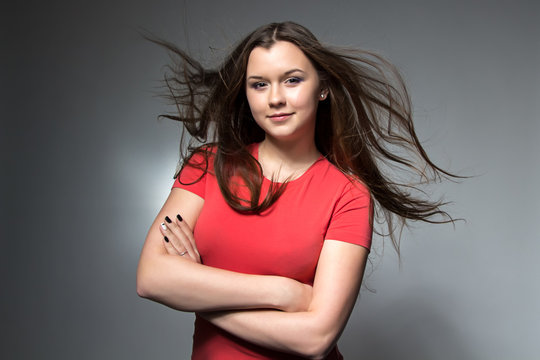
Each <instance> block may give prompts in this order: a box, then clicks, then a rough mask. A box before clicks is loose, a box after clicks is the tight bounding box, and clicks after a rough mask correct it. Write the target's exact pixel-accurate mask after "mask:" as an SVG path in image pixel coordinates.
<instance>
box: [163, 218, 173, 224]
mask: <svg viewBox="0 0 540 360" xmlns="http://www.w3.org/2000/svg"><path fill="white" fill-rule="evenodd" d="M165 221H167V222H168V223H169V224H170V223H172V220H171V218H170V217H168V216H165Z"/></svg>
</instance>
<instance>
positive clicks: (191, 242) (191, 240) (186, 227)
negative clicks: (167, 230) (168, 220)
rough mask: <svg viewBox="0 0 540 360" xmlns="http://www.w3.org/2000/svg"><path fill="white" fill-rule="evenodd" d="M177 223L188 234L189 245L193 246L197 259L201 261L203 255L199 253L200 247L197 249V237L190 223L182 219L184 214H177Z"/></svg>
mask: <svg viewBox="0 0 540 360" xmlns="http://www.w3.org/2000/svg"><path fill="white" fill-rule="evenodd" d="M176 224H177V225H178V227H179V228H180V229H182V231H183V232H184V234H185V235H186V237H187V240H188V241H189V246H190V247H191V249H193V254H194V256H195V260H196V261H197V262H199V263H200V262H201V255H200V253H199V249H197V243H196V242H195V237H194V236H193V230H192V229H191V227H190V226H189V224H188V223H187V222H185V221H184V220H183V219H182V216H181V215H180V214H176Z"/></svg>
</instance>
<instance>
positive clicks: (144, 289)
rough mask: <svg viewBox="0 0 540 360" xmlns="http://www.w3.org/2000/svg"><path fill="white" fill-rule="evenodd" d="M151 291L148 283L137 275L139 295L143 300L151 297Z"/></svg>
mask: <svg viewBox="0 0 540 360" xmlns="http://www.w3.org/2000/svg"><path fill="white" fill-rule="evenodd" d="M149 294H150V291H149V289H148V285H147V284H146V282H145V281H144V280H143V279H141V276H139V275H137V295H139V296H140V297H142V298H145V299H148V298H149V297H150V295H149Z"/></svg>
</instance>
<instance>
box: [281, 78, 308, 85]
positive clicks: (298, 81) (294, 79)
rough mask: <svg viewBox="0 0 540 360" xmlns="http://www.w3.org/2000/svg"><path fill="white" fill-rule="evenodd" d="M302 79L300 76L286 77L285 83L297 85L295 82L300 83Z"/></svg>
mask: <svg viewBox="0 0 540 360" xmlns="http://www.w3.org/2000/svg"><path fill="white" fill-rule="evenodd" d="M303 80H304V79H302V78H301V77H298V76H292V77H290V78H287V80H285V84H289V85H297V84H299V83H301V82H302V81H303Z"/></svg>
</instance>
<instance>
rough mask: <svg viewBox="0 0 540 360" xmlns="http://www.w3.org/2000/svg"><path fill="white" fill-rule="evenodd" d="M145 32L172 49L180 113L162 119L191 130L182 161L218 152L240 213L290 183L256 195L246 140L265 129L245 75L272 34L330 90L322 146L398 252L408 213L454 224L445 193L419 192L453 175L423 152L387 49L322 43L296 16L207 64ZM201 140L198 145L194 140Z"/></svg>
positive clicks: (322, 107)
mask: <svg viewBox="0 0 540 360" xmlns="http://www.w3.org/2000/svg"><path fill="white" fill-rule="evenodd" d="M149 39H150V40H151V41H153V42H156V43H158V44H160V45H162V46H164V47H165V48H167V49H168V50H169V51H170V53H171V54H172V55H174V56H173V59H175V61H174V63H173V64H172V65H171V66H169V70H170V72H168V73H167V74H166V75H165V84H166V86H167V88H168V95H167V96H168V98H169V99H171V100H172V101H173V103H174V104H175V105H176V106H177V109H178V113H177V114H174V115H171V114H166V115H162V116H163V117H166V118H169V119H173V120H177V121H181V122H182V123H183V124H184V128H185V129H186V130H187V132H188V133H189V134H190V135H191V138H190V141H191V144H190V146H189V147H188V148H187V151H185V152H184V154H183V156H184V159H183V160H184V161H183V163H184V166H186V164H190V163H189V158H190V157H191V156H193V154H195V153H202V154H203V155H204V156H205V159H206V162H205V163H204V164H199V166H200V167H201V168H202V169H203V170H204V171H208V159H209V158H210V157H212V158H213V159H214V160H213V161H214V163H213V168H214V172H215V176H216V178H217V181H218V184H219V186H220V189H221V192H222V193H223V196H224V198H225V200H226V201H227V203H228V204H229V205H230V206H231V207H232V208H234V209H235V210H237V211H240V212H250V213H260V212H262V211H264V210H265V209H267V208H269V207H270V206H271V205H272V204H273V203H274V202H275V200H276V199H277V198H278V197H279V196H280V194H281V193H282V192H283V190H284V188H285V186H286V184H285V185H283V186H277V185H276V186H275V187H274V188H272V189H271V190H270V191H269V193H268V194H267V196H266V197H265V198H264V200H263V201H262V202H259V198H260V193H261V186H262V181H263V175H262V171H261V166H260V164H259V163H258V162H257V160H256V159H255V158H254V157H253V156H252V155H251V154H250V152H249V151H248V150H247V146H248V145H249V144H252V143H254V142H260V141H262V140H263V139H264V135H265V134H264V132H263V130H262V129H261V128H260V127H259V126H258V125H257V124H256V123H255V121H253V118H252V115H251V112H250V108H249V105H248V102H247V98H246V93H245V86H246V85H245V73H246V68H247V63H248V58H249V55H250V53H251V51H252V50H253V49H254V48H255V47H259V46H260V47H264V48H267V49H268V48H270V47H271V46H272V45H273V44H274V43H275V42H276V41H288V42H291V43H292V44H294V45H296V46H297V47H298V48H299V49H300V50H302V52H303V53H304V54H305V55H306V56H307V57H308V58H309V59H310V60H311V62H312V63H313V65H314V66H315V68H316V70H317V72H318V74H319V77H320V80H321V87H322V88H325V89H328V91H329V94H328V98H327V99H326V100H325V101H322V102H320V104H319V107H318V110H317V123H316V129H315V143H316V146H317V148H318V150H319V151H320V152H321V153H322V154H323V156H325V157H326V158H327V159H328V160H329V161H330V162H331V163H332V164H334V165H335V166H336V167H337V168H338V169H340V170H341V171H342V172H343V173H344V174H346V175H349V176H351V177H353V178H357V179H360V180H361V181H362V182H363V183H364V184H365V185H366V186H367V187H368V188H369V191H370V193H371V196H372V199H373V200H374V204H375V217H376V220H377V219H378V220H379V221H380V220H383V221H384V223H385V224H386V225H387V226H388V234H389V235H390V237H391V239H392V242H393V244H394V247H395V248H396V249H397V250H398V252H399V236H395V235H394V230H395V225H396V224H399V223H401V224H405V223H406V221H407V220H413V221H415V220H421V221H426V222H432V223H444V222H452V221H453V219H452V218H451V217H450V216H449V215H448V214H447V213H446V212H445V211H444V210H442V209H441V206H442V205H444V203H442V202H441V200H430V199H427V196H419V194H420V195H421V194H422V188H421V186H422V184H424V183H427V182H429V181H432V180H439V179H440V178H441V177H447V178H448V177H450V178H451V177H457V176H455V175H453V174H451V173H449V172H447V171H445V170H443V169H441V168H440V167H438V166H437V165H435V164H434V163H433V162H432V161H431V160H430V158H429V157H428V155H427V154H426V152H425V150H424V148H423V147H422V145H421V144H420V141H419V140H418V137H417V136H416V133H415V130H414V126H413V121H412V114H411V101H410V98H409V95H408V93H407V90H406V87H405V85H404V82H403V79H402V77H401V76H400V74H399V72H398V71H397V69H396V68H395V67H394V66H393V65H392V64H390V63H389V62H388V61H386V60H385V59H384V58H382V57H381V56H379V55H377V54H374V53H372V52H368V51H363V50H358V49H355V50H352V49H343V48H334V47H328V46H324V45H322V44H321V43H320V42H319V41H318V40H317V39H316V38H315V36H314V35H313V34H312V33H311V32H310V31H309V30H307V29H306V28H305V27H303V26H301V25H298V24H296V23H293V22H283V23H272V24H268V25H264V26H262V27H260V28H258V29H256V30H255V31H253V32H252V33H251V34H249V35H248V36H247V37H246V38H245V39H244V40H242V41H241V42H240V43H239V44H238V45H237V46H236V47H235V48H234V49H233V51H232V52H231V53H230V54H229V56H228V57H227V58H226V59H225V60H224V61H223V63H222V64H221V66H220V67H219V69H218V70H209V69H205V68H204V67H203V66H201V65H200V63H198V62H197V61H195V60H194V59H193V58H192V57H190V56H189V55H188V54H186V53H185V52H184V51H182V50H181V49H179V48H177V47H176V46H175V45H173V44H171V43H169V42H166V41H163V40H160V39H156V38H149ZM183 135H184V134H183ZM182 139H184V136H182ZM196 143H197V144H198V145H199V146H194V144H196ZM201 143H202V144H207V145H206V146H204V145H203V146H200V144H201ZM182 144H183V142H182ZM182 144H181V147H182V146H183V145H182ZM208 144H210V145H212V146H208ZM211 153H212V154H211ZM191 166H196V165H194V164H191ZM396 170H398V172H399V173H402V171H403V170H405V171H406V172H408V173H409V174H411V175H412V174H416V176H417V177H418V181H416V182H412V183H411V182H405V181H398V179H397V178H398V176H397V175H396V173H395V171H396ZM233 176H236V177H239V178H240V179H242V183H243V184H245V185H246V186H247V188H248V189H249V191H250V194H251V196H250V198H249V199H242V198H240V197H239V196H237V195H236V191H235V186H234V184H233V183H232V182H231V179H232V178H233ZM399 177H401V176H399ZM395 220H398V221H397V223H396V221H395Z"/></svg>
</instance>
